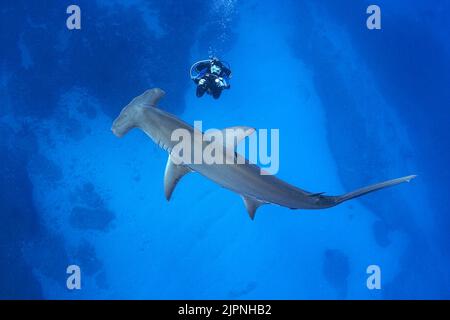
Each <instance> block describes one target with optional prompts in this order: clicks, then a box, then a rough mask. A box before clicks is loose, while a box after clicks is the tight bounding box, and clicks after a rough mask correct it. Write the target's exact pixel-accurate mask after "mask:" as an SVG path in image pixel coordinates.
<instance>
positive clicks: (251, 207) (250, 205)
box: [242, 196, 264, 220]
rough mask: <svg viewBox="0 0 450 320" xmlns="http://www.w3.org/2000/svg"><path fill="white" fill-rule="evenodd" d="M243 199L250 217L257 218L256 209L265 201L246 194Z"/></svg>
mask: <svg viewBox="0 0 450 320" xmlns="http://www.w3.org/2000/svg"><path fill="white" fill-rule="evenodd" d="M242 200H244V204H245V208H246V209H247V212H248V215H249V216H250V219H252V220H253V219H255V214H256V209H258V208H259V207H260V206H262V205H263V204H264V202H262V201H259V200H256V199H254V198H250V197H246V196H242Z"/></svg>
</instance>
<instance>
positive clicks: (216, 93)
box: [212, 88, 222, 99]
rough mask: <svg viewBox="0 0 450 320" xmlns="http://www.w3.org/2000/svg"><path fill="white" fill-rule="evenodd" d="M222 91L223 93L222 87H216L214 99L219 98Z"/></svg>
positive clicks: (213, 93) (213, 94)
mask: <svg viewBox="0 0 450 320" xmlns="http://www.w3.org/2000/svg"><path fill="white" fill-rule="evenodd" d="M221 93H222V89H220V88H214V91H213V92H212V96H213V98H214V99H219V98H220V95H221Z"/></svg>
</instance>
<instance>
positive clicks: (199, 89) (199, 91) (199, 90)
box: [196, 85, 206, 98]
mask: <svg viewBox="0 0 450 320" xmlns="http://www.w3.org/2000/svg"><path fill="white" fill-rule="evenodd" d="M205 92H206V88H205V86H202V85H199V86H197V92H196V94H197V97H199V98H200V97H202V96H203V95H204V94H205Z"/></svg>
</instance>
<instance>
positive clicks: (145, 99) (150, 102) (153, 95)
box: [133, 88, 166, 107]
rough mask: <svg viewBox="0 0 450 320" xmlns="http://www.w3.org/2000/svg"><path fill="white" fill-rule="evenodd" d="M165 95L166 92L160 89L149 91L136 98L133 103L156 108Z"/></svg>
mask: <svg viewBox="0 0 450 320" xmlns="http://www.w3.org/2000/svg"><path fill="white" fill-rule="evenodd" d="M165 95H166V93H165V92H164V90H161V89H159V88H153V89H148V90H146V91H145V92H144V93H143V94H141V95H140V96H137V97H136V98H134V99H133V102H136V103H138V104H142V105H144V106H146V107H156V106H157V105H158V102H159V100H161V98H162V97H164V96H165Z"/></svg>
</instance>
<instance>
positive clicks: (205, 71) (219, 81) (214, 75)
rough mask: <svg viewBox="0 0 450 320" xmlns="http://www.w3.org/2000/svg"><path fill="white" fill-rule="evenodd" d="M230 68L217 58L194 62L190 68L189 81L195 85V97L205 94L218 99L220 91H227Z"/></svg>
mask: <svg viewBox="0 0 450 320" xmlns="http://www.w3.org/2000/svg"><path fill="white" fill-rule="evenodd" d="M230 78H231V70H230V67H229V66H228V65H227V64H225V63H223V62H222V61H220V60H219V59H217V58H211V59H209V60H203V61H199V62H196V63H195V64H194V65H192V67H191V79H192V80H193V81H194V82H195V83H196V84H197V92H196V94H197V97H202V96H203V95H204V94H205V92H207V93H208V94H211V95H212V96H213V98H214V99H218V98H219V97H220V95H221V93H222V90H224V89H229V88H230V84H229V82H228V81H229V79H230Z"/></svg>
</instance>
